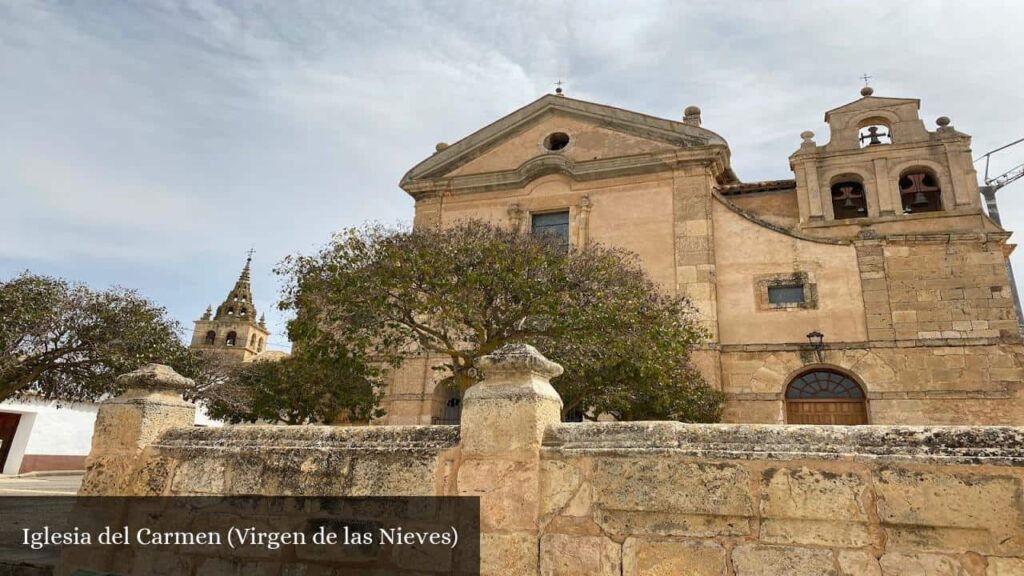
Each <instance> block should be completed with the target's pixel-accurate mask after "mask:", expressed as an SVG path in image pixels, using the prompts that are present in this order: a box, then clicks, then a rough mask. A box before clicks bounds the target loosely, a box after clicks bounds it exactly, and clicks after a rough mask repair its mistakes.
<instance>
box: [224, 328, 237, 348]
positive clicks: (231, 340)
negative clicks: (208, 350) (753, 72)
mask: <svg viewBox="0 0 1024 576" xmlns="http://www.w3.org/2000/svg"><path fill="white" fill-rule="evenodd" d="M237 341H238V334H237V333H235V331H234V330H232V331H231V332H228V336H227V338H225V339H224V344H225V345H226V346H234V345H235V343H236V342H237Z"/></svg>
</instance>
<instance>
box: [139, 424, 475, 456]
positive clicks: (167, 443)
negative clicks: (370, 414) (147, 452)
mask: <svg viewBox="0 0 1024 576" xmlns="http://www.w3.org/2000/svg"><path fill="white" fill-rule="evenodd" d="M154 445H155V446H158V447H162V448H179V449H191V448H195V449H217V450H222V449H233V450H248V449H253V450H267V449H281V448H288V449H294V448H309V449H318V450H351V451H371V452H394V453H408V452H410V451H423V450H427V451H439V450H443V449H447V448H454V447H457V446H458V445H459V427H458V426H358V427H357V426H312V425H310V426H271V425H239V426H223V427H216V428H215V427H207V428H199V427H189V428H174V429H172V430H168V431H167V432H166V433H164V435H163V436H161V437H160V439H159V440H157V442H155V443H154Z"/></svg>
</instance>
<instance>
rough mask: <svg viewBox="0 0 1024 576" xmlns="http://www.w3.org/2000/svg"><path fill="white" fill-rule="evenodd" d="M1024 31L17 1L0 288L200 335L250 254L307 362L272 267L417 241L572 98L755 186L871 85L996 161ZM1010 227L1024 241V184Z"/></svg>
mask: <svg viewBox="0 0 1024 576" xmlns="http://www.w3.org/2000/svg"><path fill="white" fill-rule="evenodd" d="M1022 23H1024V3H1022V2H1016V1H1014V2H985V1H971V2H964V1H963V0H957V1H951V2H924V1H914V2H910V1H904V2H891V1H878V2H852V1H842V2H831V1H821V0H816V1H811V0H807V1H801V2H771V1H757V2H741V1H738V0H729V1H724V2H723V1H712V2H696V1H680V0H672V1H666V2H656V1H642V2H641V1H628V2H627V1H622V0H618V1H610V2H589V1H572V0H543V1H523V2H480V1H469V2H440V1H437V2H416V1H413V0H406V1H396V2H390V1H381V0H374V1H364V2H360V1H344V2H341V1H308V0H289V1H288V2H280V1H271V2H265V3H261V2H255V1H248V2H224V1H214V0H197V1H170V0H167V1H165V0H151V1H147V2H129V1H111V2H104V1H101V0H96V1H88V2H85V1H83V2H76V1H66V2H33V1H31V0H0V201H2V203H0V281H2V280H5V279H7V278H10V277H11V276H13V275H16V274H17V273H19V272H20V271H23V270H31V271H32V272H37V273H44V274H50V275H55V276H61V277H64V278H67V279H70V280H75V281H81V282H85V283H87V284H89V285H90V286H93V287H96V288H105V287H109V286H111V285H119V286H125V287H129V288H134V289H137V290H139V291H140V292H141V293H142V294H143V295H145V296H146V297H148V298H150V299H152V300H153V301H155V302H157V303H159V304H160V305H162V306H165V307H166V308H167V309H168V312H169V313H170V314H171V315H172V316H173V317H174V318H176V319H177V320H179V321H180V322H181V323H182V324H183V326H184V327H185V329H184V331H183V332H184V336H188V335H189V334H190V333H191V326H192V321H193V320H195V319H197V318H198V317H199V316H200V315H201V314H202V312H203V310H204V309H205V308H206V306H207V305H208V304H213V305H214V306H216V305H217V304H219V303H220V302H221V301H222V300H223V299H224V297H225V296H226V295H227V292H228V290H229V289H230V288H231V286H232V285H233V283H234V281H235V279H236V278H237V277H238V273H239V271H240V269H241V266H242V264H243V263H244V260H245V255H246V251H247V250H249V249H250V248H253V249H255V255H254V259H253V290H254V293H255V299H256V305H257V308H258V310H260V311H265V312H266V313H267V319H268V325H269V327H270V329H271V331H272V332H273V335H272V337H271V340H270V342H271V348H272V349H274V348H276V349H287V346H288V344H287V340H286V338H285V336H284V331H285V326H284V322H285V321H286V317H285V316H283V314H282V313H281V312H278V311H277V310H276V309H275V308H274V305H275V303H276V301H277V299H278V296H279V286H280V279H279V278H277V277H276V276H275V275H274V274H273V271H272V270H273V268H274V266H275V264H276V263H277V262H279V261H280V260H281V259H282V258H283V257H285V256H286V255H289V254H296V253H310V252H313V251H314V250H316V249H317V248H318V247H319V246H321V245H323V244H324V243H326V242H327V241H328V240H329V239H330V236H331V234H332V233H333V232H336V231H338V230H340V229H342V228H345V227H350V226H358V225H360V224H362V223H364V222H367V221H378V222H384V223H398V222H410V221H411V219H412V212H413V203H412V200H411V199H410V198H409V197H408V196H407V195H406V194H405V193H404V192H403V191H402V190H401V189H399V188H398V181H399V179H400V178H401V177H402V175H403V174H404V173H405V171H406V170H408V169H409V168H410V167H412V166H413V165H414V164H416V163H417V162H419V161H420V160H422V159H424V158H426V157H427V156H429V155H430V154H431V153H432V152H433V150H434V145H435V144H436V143H437V142H455V141H456V140H458V139H459V138H462V137H463V136H465V135H467V134H469V133H471V132H473V131H474V130H476V129H478V128H480V127H482V126H484V125H486V124H489V123H490V122H492V121H494V120H496V119H498V118H500V117H501V116H503V115H505V114H507V113H509V112H512V111H513V110H515V109H517V108H519V107H521V106H523V105H525V104H528V103H529V102H531V101H533V100H534V99H536V98H538V97H540V96H542V95H543V94H545V93H548V92H551V91H552V90H553V88H554V84H555V82H556V81H558V80H562V81H563V82H564V89H565V93H566V95H568V96H571V97H574V98H579V99H583V100H589V101H594V102H600V103H604V104H609V105H613V106H617V107H621V108H627V109H630V110H635V111H638V112H642V113H645V114H650V115H654V116H660V117H664V118H671V119H679V118H680V117H681V114H682V110H683V108H685V107H686V106H688V105H691V104H694V105H698V106H700V107H701V109H702V110H703V125H704V127H706V128H709V129H711V130H714V131H715V132H717V133H719V134H721V135H722V136H723V137H724V138H725V139H726V140H727V141H728V142H729V144H730V147H731V149H732V162H733V168H734V169H735V171H736V173H737V174H738V176H739V177H740V179H741V180H744V181H754V180H767V179H779V178H788V177H791V172H790V171H789V166H788V161H787V158H788V156H789V154H791V153H792V152H793V151H794V150H796V149H797V147H798V146H799V144H800V137H799V134H800V132H802V131H804V130H813V131H814V132H816V133H817V134H818V135H819V137H818V142H819V144H823V143H824V142H825V141H826V140H827V134H828V131H827V127H826V126H825V125H824V123H823V114H824V112H825V111H826V110H829V109H831V108H834V107H836V106H839V105H842V104H845V103H847V102H849V101H852V100H855V99H856V98H858V97H859V90H860V88H861V87H862V86H863V81H862V80H860V79H859V77H860V76H862V75H864V74H868V75H870V76H871V79H870V82H871V85H872V87H874V89H875V95H876V96H892V97H910V98H920V99H921V115H922V118H923V119H924V120H925V122H926V125H927V126H928V127H929V129H934V119H935V118H936V117H938V116H949V117H950V118H951V119H952V124H953V126H954V127H955V128H957V129H958V130H960V131H963V132H967V133H969V134H971V135H972V136H973V137H974V140H973V149H974V152H975V156H980V155H982V154H983V153H985V152H987V151H988V150H991V149H993V148H996V147H998V146H1001V145H1003V144H1006V143H1008V142H1011V141H1013V140H1016V139H1018V138H1022V137H1024V116H1022V115H1021V113H1020V103H1021V94H1024V76H1022V75H1021V74H1020V73H1019V72H1020V58H1021V54H1024V34H1019V33H1018V31H1019V29H1020V27H1021V24H1022ZM1021 162H1024V144H1022V145H1020V146H1018V147H1017V148H1016V149H1011V150H1009V151H1007V152H1004V153H1002V154H1001V155H999V156H996V157H995V158H994V160H993V165H992V170H993V171H994V172H996V173H998V172H1001V171H1002V170H1006V169H1008V168H1010V167H1012V166H1015V165H1017V164H1020V163H1021ZM1000 209H1001V213H1002V216H1003V222H1004V224H1005V225H1006V226H1007V227H1008V228H1010V229H1021V230H1024V181H1021V182H1019V183H1017V184H1014V185H1012V186H1010V187H1007V188H1006V189H1005V190H1003V191H1002V192H1001V193H1000ZM1022 233H1024V232H1022ZM1011 241H1014V240H1013V239H1011ZM1020 252H1021V253H1020V254H1017V255H1015V256H1014V262H1015V265H1016V267H1017V269H1018V270H1020V271H1021V272H1018V274H1017V276H1018V277H1019V278H1024V250H1021V251H1020Z"/></svg>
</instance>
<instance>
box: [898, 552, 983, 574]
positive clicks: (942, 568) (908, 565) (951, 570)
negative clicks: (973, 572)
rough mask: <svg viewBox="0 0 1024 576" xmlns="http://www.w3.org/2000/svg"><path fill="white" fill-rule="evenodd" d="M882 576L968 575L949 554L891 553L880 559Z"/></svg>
mask: <svg viewBox="0 0 1024 576" xmlns="http://www.w3.org/2000/svg"><path fill="white" fill-rule="evenodd" d="M879 565H880V566H881V567H882V576H967V572H965V571H964V569H963V566H961V565H960V563H959V562H957V561H956V560H954V559H953V558H950V557H949V556H939V555H937V554H900V553H895V552H894V553H890V554H886V555H884V556H882V558H881V559H880V560H879Z"/></svg>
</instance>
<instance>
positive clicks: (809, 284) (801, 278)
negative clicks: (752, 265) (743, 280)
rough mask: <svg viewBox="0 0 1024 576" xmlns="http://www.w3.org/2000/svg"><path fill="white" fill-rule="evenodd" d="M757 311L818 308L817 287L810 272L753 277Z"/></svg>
mask: <svg viewBox="0 0 1024 576" xmlns="http://www.w3.org/2000/svg"><path fill="white" fill-rule="evenodd" d="M754 282H755V285H754V294H755V298H756V299H757V309H758V310H763V311H769V310H783V311H785V310H809V309H815V308H817V307H818V285H817V283H816V282H815V281H814V277H813V275H812V274H811V273H810V272H802V271H800V272H785V273H781V274H764V275H760V276H755V277H754Z"/></svg>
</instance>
